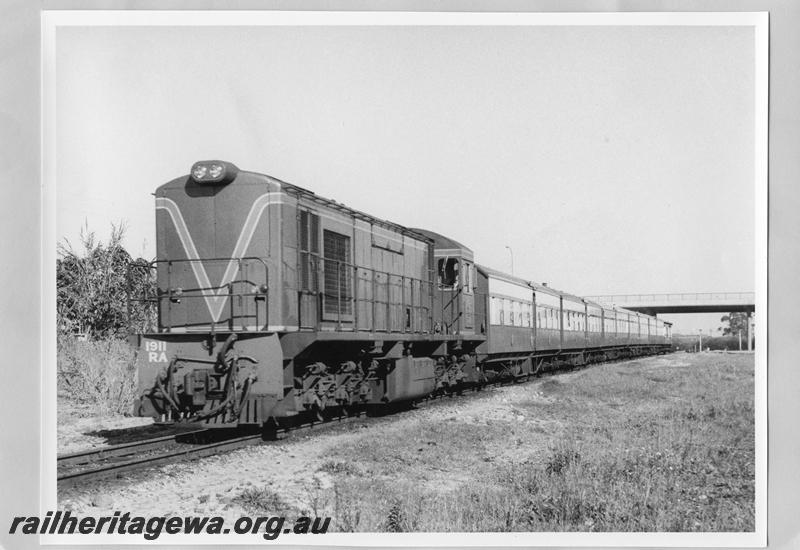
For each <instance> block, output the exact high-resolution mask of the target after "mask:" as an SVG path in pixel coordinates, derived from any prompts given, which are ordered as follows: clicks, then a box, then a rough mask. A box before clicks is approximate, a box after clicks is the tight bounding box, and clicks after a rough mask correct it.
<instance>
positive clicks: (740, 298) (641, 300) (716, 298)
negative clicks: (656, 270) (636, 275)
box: [586, 292, 756, 305]
mask: <svg viewBox="0 0 800 550" xmlns="http://www.w3.org/2000/svg"><path fill="white" fill-rule="evenodd" d="M586 299H587V300H593V301H596V302H601V303H607V304H618V305H625V304H634V303H635V304H678V303H691V304H697V303H725V304H751V303H755V299H756V293H755V292H682V293H663V294H607V295H600V296H587V297H586Z"/></svg>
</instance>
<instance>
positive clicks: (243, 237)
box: [156, 193, 282, 323]
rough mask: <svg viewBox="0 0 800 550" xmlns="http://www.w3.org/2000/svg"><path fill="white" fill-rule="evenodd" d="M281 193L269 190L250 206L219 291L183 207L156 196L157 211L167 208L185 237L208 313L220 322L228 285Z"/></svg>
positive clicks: (278, 201)
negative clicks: (269, 209)
mask: <svg viewBox="0 0 800 550" xmlns="http://www.w3.org/2000/svg"><path fill="white" fill-rule="evenodd" d="M280 197H281V193H265V194H264V195H261V196H259V197H258V198H257V199H256V200H255V201H253V205H252V206H251V207H250V212H248V214H247V218H245V220H244V225H243V226H242V230H241V232H240V233H239V238H238V239H237V240H236V246H234V248H233V253H232V254H231V259H230V260H229V261H228V265H227V266H226V267H225V272H224V273H223V275H222V280H221V281H220V283H219V287H220V288H218V289H217V290H213V289H211V288H210V287H211V281H210V280H209V279H208V273H206V269H205V266H203V263H202V262H201V261H199V260H200V255H199V254H198V253H197V247H196V246H195V244H194V240H193V239H192V235H191V234H190V233H189V228H188V227H186V221H185V220H184V219H183V214H181V210H180V208H178V205H177V204H175V201H173V200H171V199H168V198H166V197H157V198H156V210H166V211H167V213H168V214H169V217H170V219H171V220H172V224H173V225H174V226H175V231H176V232H177V233H178V238H179V239H180V240H181V246H183V250H184V252H186V257H187V258H188V259H189V260H191V261H190V262H189V264H190V265H191V266H192V271H193V272H194V276H195V278H196V279H197V282H198V283H199V285H200V287H201V288H202V289H203V290H201V292H202V294H203V298H204V299H205V302H206V306H208V312H209V313H210V314H211V319H212V320H213V321H214V322H215V323H217V322H219V318H220V317H221V316H222V310H223V308H224V307H225V301H226V299H227V296H225V295H224V293H225V287H226V286H227V285H228V284H229V283H230V282H231V281H233V278H234V277H235V276H236V274H237V273H238V271H239V263H238V261H237V260H238V259H240V258H242V257H243V256H244V254H245V252H247V249H248V248H249V246H250V241H251V240H252V239H253V235H254V234H255V231H256V226H258V222H259V220H260V219H261V215H262V214H263V213H264V209H265V208H266V207H267V206H269V205H270V204H280V203H281V202H282V201H281V198H280Z"/></svg>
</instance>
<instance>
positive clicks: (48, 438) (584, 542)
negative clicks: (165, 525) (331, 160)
mask: <svg viewBox="0 0 800 550" xmlns="http://www.w3.org/2000/svg"><path fill="white" fill-rule="evenodd" d="M75 26H181V27H185V26H197V27H200V26H247V27H253V26H265V27H266V26H747V27H753V28H754V30H755V32H754V36H755V44H754V51H755V94H754V95H755V110H754V114H755V128H754V129H753V131H754V137H755V139H754V142H755V151H754V155H755V173H754V184H755V201H754V208H755V248H756V250H755V292H756V312H757V313H758V323H759V330H758V331H756V334H755V340H756V346H755V444H756V456H755V473H756V485H755V530H754V531H753V532H749V533H396V534H388V533H366V534H365V533H352V534H350V533H331V534H326V535H323V536H304V537H299V536H292V535H286V536H283V537H280V538H279V539H277V540H275V541H270V542H271V543H273V544H279V545H295V544H300V545H304V546H309V545H314V546H317V545H319V546H334V545H335V546H352V547H371V546H463V547H475V546H494V547H497V546H595V547H599V546H603V547H607V546H659V547H681V546H695V547H714V546H729V547H763V546H765V545H766V542H767V533H766V529H767V352H768V350H767V334H768V327H767V321H768V310H767V252H768V249H767V238H768V233H767V228H768V226H767V223H768V212H767V207H768V75H769V72H768V70H769V69H768V63H769V58H768V45H769V42H768V40H769V38H768V33H769V15H768V13H766V12H636V13H634V12H626V13H620V12H604V13H519V12H518V13H466V12H344V11H339V12H322V11H302V12H301V11H296V12H295V11H188V10H187V11H150V10H141V11H124V10H113V11H112V10H108V11H106V10H91V11H89V10H71V11H63V10H49V11H42V15H41V32H42V35H41V36H42V43H41V47H42V49H41V52H42V54H41V71H42V72H41V78H42V103H41V115H42V128H41V130H42V143H41V144H42V166H41V175H42V203H41V213H42V220H41V224H42V225H41V230H42V249H41V262H42V263H41V266H42V272H41V273H42V275H41V291H42V304H41V312H40V313H41V319H42V323H41V334H40V342H41V347H42V365H41V376H42V394H41V395H42V403H41V419H42V420H41V445H42V447H41V448H42V451H41V455H40V475H41V478H40V479H41V481H40V491H39V493H40V509H41V514H42V515H44V513H45V512H46V511H48V510H55V509H56V504H57V498H56V482H55V479H56V439H55V433H56V426H57V421H56V407H57V405H56V393H57V392H56V369H55V361H56V318H55V301H56V280H55V270H54V268H53V266H54V265H55V262H54V261H53V259H54V258H55V257H56V243H57V236H56V223H55V219H56V211H57V205H56V192H55V189H56V182H55V177H56V166H55V162H56V124H55V120H56V119H55V113H56V92H55V81H56V80H55V79H56V55H55V54H56V48H57V44H56V31H57V29H58V28H59V27H75ZM40 542H41V543H42V544H80V545H95V544H99V545H109V544H143V543H144V542H148V543H152V542H157V543H160V544H191V545H197V544H215V545H220V544H225V545H227V544H254V543H256V542H258V543H259V544H264V543H265V542H264V541H263V540H262V539H260V538H259V539H258V540H257V541H256V539H254V538H253V535H203V536H202V537H199V536H186V535H166V534H164V535H162V536H161V537H159V538H158V539H157V541H144V540H143V539H142V538H141V537H140V536H136V535H61V536H57V535H42V536H40Z"/></svg>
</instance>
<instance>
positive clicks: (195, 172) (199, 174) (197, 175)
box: [192, 164, 208, 180]
mask: <svg viewBox="0 0 800 550" xmlns="http://www.w3.org/2000/svg"><path fill="white" fill-rule="evenodd" d="M207 173H208V167H207V166H206V165H205V164H195V165H194V167H192V177H193V178H194V179H196V180H201V179H203V178H204V177H205V176H206V174H207Z"/></svg>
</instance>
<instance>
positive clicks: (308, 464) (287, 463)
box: [59, 354, 752, 530]
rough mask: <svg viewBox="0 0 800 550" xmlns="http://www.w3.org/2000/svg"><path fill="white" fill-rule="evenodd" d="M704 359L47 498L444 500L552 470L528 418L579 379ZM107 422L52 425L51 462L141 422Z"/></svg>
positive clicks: (365, 423) (545, 437) (174, 510)
mask: <svg viewBox="0 0 800 550" xmlns="http://www.w3.org/2000/svg"><path fill="white" fill-rule="evenodd" d="M713 355H714V354H695V355H690V354H672V355H667V356H663V357H651V358H645V359H639V360H636V361H627V362H621V363H611V364H605V365H599V366H594V367H590V368H587V369H582V370H578V371H571V372H566V373H559V374H555V375H550V376H545V377H543V378H539V379H536V380H533V381H530V382H528V383H525V384H520V385H509V386H502V387H498V388H492V389H489V390H485V391H482V392H475V393H469V394H466V395H465V396H463V397H461V398H457V399H451V398H444V399H439V400H435V401H432V402H429V403H427V404H425V405H424V406H422V407H420V408H417V409H414V410H409V411H405V412H401V413H398V414H395V415H392V416H387V417H379V418H362V419H357V420H355V421H351V422H347V423H342V424H333V425H328V426H324V427H320V428H318V429H314V430H311V431H304V432H298V433H295V434H292V435H290V436H288V437H287V438H286V439H284V440H281V441H278V442H271V443H267V444H264V445H259V446H255V447H250V448H246V449H240V450H238V451H234V452H231V453H228V454H224V455H219V456H214V457H209V458H205V459H200V460H196V461H192V462H182V463H178V464H174V465H169V466H164V467H158V468H153V469H151V470H148V471H143V472H136V473H131V474H128V475H127V477H125V478H122V479H117V480H111V481H105V482H98V483H96V484H94V485H93V486H91V487H82V488H71V489H67V490H63V491H59V507H60V508H66V509H70V510H73V511H74V512H79V513H84V514H92V515H95V516H97V515H105V514H109V515H110V514H112V513H113V512H114V511H116V510H123V511H128V512H130V513H131V514H138V515H145V516H155V515H163V516H170V515H186V514H193V515H220V516H222V517H224V518H226V521H234V520H235V519H236V518H238V517H241V516H245V515H251V516H252V515H253V513H254V510H256V511H258V512H259V513H260V514H261V515H263V514H266V513H271V514H280V513H284V514H288V515H291V513H296V514H301V513H308V514H314V515H317V513H318V512H322V511H325V510H326V507H330V505H331V504H330V503H331V496H330V495H331V493H332V491H331V489H332V487H333V486H334V485H335V484H337V482H338V480H340V479H341V478H342V476H347V479H350V480H353V479H360V480H361V482H362V483H372V481H373V480H374V481H375V484H379V483H384V484H386V483H396V482H398V481H402V482H403V483H413V484H414V485H416V486H419V487H425V490H426V491H427V492H431V491H433V492H435V493H436V494H438V495H441V494H447V493H448V492H452V491H456V490H462V489H463V488H464V487H468V486H470V484H473V483H474V482H475V480H476V479H479V478H481V479H483V478H482V477H481V476H485V472H483V470H484V469H490V470H491V471H492V472H498V471H505V470H504V469H505V468H512V467H516V466H517V465H518V464H519V461H520V457H526V458H525V460H526V461H534V462H539V461H541V463H542V464H544V463H545V462H546V461H547V460H550V461H551V463H552V458H550V459H548V456H550V455H552V452H553V448H554V441H555V442H556V444H557V440H558V438H559V434H560V433H562V431H563V429H564V422H565V419H563V418H561V417H560V416H559V415H558V414H555V415H554V414H549V413H548V414H541V413H540V411H553V410H555V407H556V406H557V405H558V402H559V400H560V399H562V396H563V395H564V388H570V387H571V386H572V385H574V384H576V383H581V382H580V381H581V380H583V383H584V384H585V383H587V382H591V380H593V378H591V377H595V378H596V379H598V380H600V379H601V378H602V377H604V376H612V375H613V376H625V374H626V373H627V372H628V370H629V369H633V368H635V369H636V370H637V376H643V377H646V378H647V380H646V383H647V384H652V385H655V386H657V385H658V384H659V382H661V381H662V380H667V379H670V378H671V377H672V375H671V374H670V373H671V372H680V371H688V370H691V369H692V368H693V367H697V366H698V361H706V360H708V358H709V357H711V356H713ZM729 357H731V358H730V359H729ZM712 359H713V357H712ZM715 360H716V359H715ZM730 361H733V362H734V363H738V364H740V365H744V367H738V366H736V365H734V366H733V368H734V370H735V369H740V370H746V369H747V368H748V367H747V365H748V364H749V365H750V367H749V370H750V373H751V375H752V356H748V357H742V356H738V357H735V358H733V356H724V361H723V362H725V364H728V363H729V362H730ZM717 362H719V361H717ZM715 368H716V367H715ZM720 368H723V367H720ZM724 368H728V367H724ZM715 372H716V371H715ZM587 377H590V378H587ZM676 378H678V377H676ZM591 385H593V382H592V384H591ZM648 387H649V386H648ZM670 391H672V390H670ZM659 399H663V398H662V397H659ZM624 405H625V393H620V394H614V395H609V397H608V399H607V400H606V402H604V407H606V409H604V410H608V411H612V412H615V411H617V410H619V408H620V407H624ZM598 410H599V409H598ZM129 421H130V422H129ZM92 422H95V423H94V424H93V423H92ZM117 422H118V424H116V425H113V426H111V425H101V424H102V423H99V422H98V421H97V420H85V422H84V421H82V423H78V424H75V425H73V426H71V427H69V428H68V429H65V430H64V433H63V438H62V433H61V428H62V426H59V452H64V451H66V450H69V449H76V448H77V447H78V446H79V445H83V446H86V443H87V442H88V443H89V444H90V445H100V444H103V443H104V442H105V441H106V439H105V438H104V437H103V436H102V434H103V433H108V432H105V431H104V430H112V431H113V430H117V429H118V428H127V427H130V426H134V425H136V424H137V423H139V422H141V421H140V420H139V419H125V420H124V421H117ZM449 427H452V428H453V429H452V430H450V428H449ZM456 429H457V430H458V431H459V433H460V434H465V435H463V436H459V438H458V440H457V441H454V440H452V439H448V438H447V433H448V431H451V432H452V431H454V430H456ZM593 429H594V430H595V431H597V430H599V429H600V428H598V427H596V426H595V427H593ZM602 429H606V428H602ZM87 430H88V434H89V435H88V436H87V435H86V434H87ZM489 434H491V436H489ZM609 437H610V436H609ZM62 439H63V440H62ZM389 442H390V443H389ZM387 448H390V449H391V450H390V451H389V452H387V450H386V449H387ZM624 451H625V453H627V452H628V449H624ZM659 455H660V453H659ZM484 466H485V468H484ZM492 475H494V474H492ZM399 478H402V480H400V479H399ZM351 485H352V483H351ZM376 486H377V485H376ZM376 490H378V489H376ZM426 494H427V493H426ZM337 498H338V497H337ZM270 508H271V509H270ZM587 526H589V527H591V524H589V523H587ZM375 528H376V527H375V525H372V526H371V529H375ZM353 530H362V529H361V528H359V529H353ZM478 530H480V529H478Z"/></svg>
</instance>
